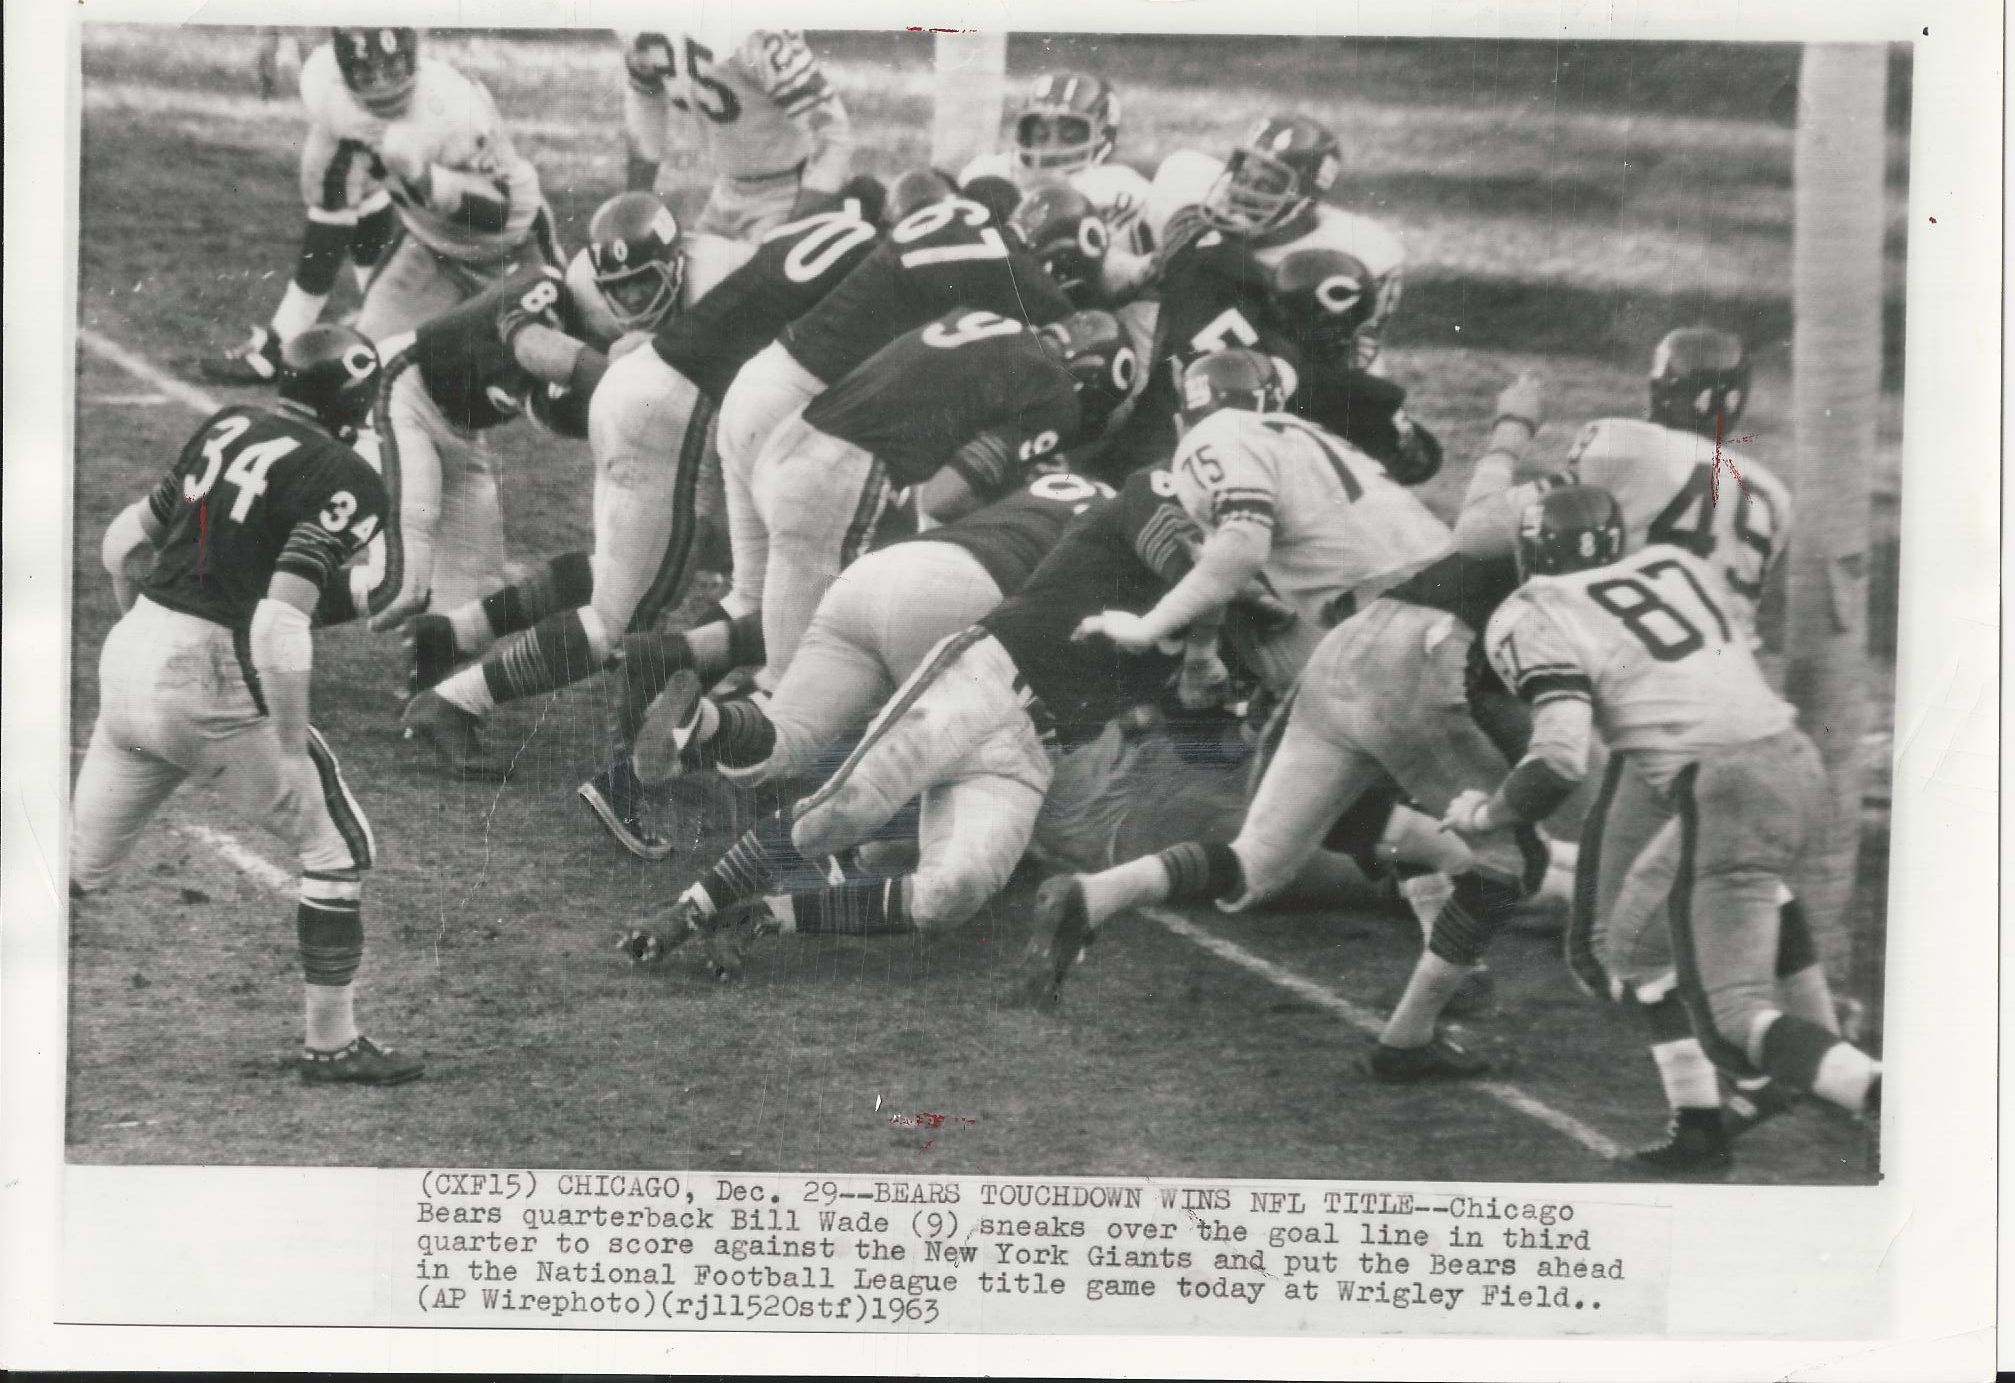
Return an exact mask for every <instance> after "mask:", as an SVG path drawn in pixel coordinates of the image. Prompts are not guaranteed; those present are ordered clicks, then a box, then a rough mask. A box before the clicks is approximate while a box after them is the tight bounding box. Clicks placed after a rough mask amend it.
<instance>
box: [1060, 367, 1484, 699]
mask: <svg viewBox="0 0 2015 1383" xmlns="http://www.w3.org/2000/svg"><path fill="white" fill-rule="evenodd" d="M1182 388H1183V400H1182V417H1181V423H1182V427H1183V435H1182V439H1181V441H1180V442H1179V443H1178V444H1177V447H1176V452H1175V457H1174V459H1173V460H1172V461H1171V462H1170V463H1169V470H1170V473H1171V474H1172V475H1173V476H1174V477H1175V486H1176V496H1177V498H1178V499H1179V500H1180V501H1181V502H1182V506H1183V508H1184V509H1185V510H1187V511H1188V513H1189V515H1190V517H1191V518H1193V519H1194V520H1195V521H1196V522H1197V523H1198V525H1200V526H1201V527H1202V528H1203V529H1204V531H1205V532H1206V533H1208V534H1209V535H1210V536H1209V537H1208V538H1207V539H1206V540H1205V543H1204V546H1203V550H1202V552H1201V553H1200V554H1199V556H1198V558H1197V562H1196V566H1195V568H1194V569H1193V570H1192V571H1191V572H1190V574H1189V575H1188V576H1186V577H1184V578H1183V580H1182V581H1181V583H1180V584H1178V585H1177V586H1176V587H1175V588H1174V589H1173V590H1171V591H1169V592H1168V594H1167V595H1166V596H1164V597H1163V598H1162V600H1161V601H1160V602H1159V603H1158V604H1156V606H1155V607H1154V609H1153V610H1151V611H1149V612H1148V613H1147V614H1146V615H1145V616H1141V615H1131V614H1125V613H1123V612H1111V613H1110V614H1109V615H1101V616H1095V617H1093V618H1092V619H1090V620H1087V621H1086V622H1085V625H1084V626H1083V627H1082V628H1081V630H1080V631H1079V632H1080V636H1081V637H1092V636H1095V635H1102V636H1104V637H1106V638H1109V639H1111V640H1113V642H1115V643H1117V644H1118V645H1119V646H1120V647H1121V648H1123V649H1125V650H1126V651H1128V652H1140V651H1142V650H1145V649H1148V648H1151V647H1153V646H1154V645H1155V644H1156V643H1158V642H1160V641H1162V640H1164V639H1169V638H1172V637H1174V636H1175V635H1176V634H1177V633H1178V632H1179V631H1181V630H1183V629H1186V628H1188V627H1190V626H1191V625H1192V624H1194V623H1195V622H1196V621H1197V619H1198V618H1199V617H1200V616H1204V615H1207V614H1209V613H1210V612H1213V611H1219V610H1222V609H1223V608H1224V607H1225V606H1227V605H1228V604H1229V603H1230V602H1231V601H1232V600H1233V599H1235V598H1236V597H1237V596H1238V595H1239V594H1240V593H1241V592H1242V591H1244V590H1245V589H1246V588H1247V587H1248V586H1249V585H1250V584H1252V583H1253V582H1254V581H1255V580H1259V581H1262V582H1263V585H1264V587H1265V589H1266V590H1267V592H1268V593H1269V594H1271V595H1273V596H1274V597H1276V598H1278V599H1279V600H1281V601H1283V602H1285V603H1286V604H1287V605H1288V606H1290V607H1292V608H1293V610H1294V611H1295V613H1296V614H1297V616H1299V618H1298V619H1297V620H1296V621H1295V622H1294V624H1293V625H1292V626H1291V627H1290V628H1289V629H1287V630H1285V631H1282V632H1281V633H1279V634H1276V635H1274V636H1272V637H1270V638H1269V639H1267V640H1266V641H1265V642H1264V644H1263V645H1262V646H1261V647H1260V648H1258V649H1255V650H1254V651H1253V653H1252V655H1251V657H1250V658H1249V659H1248V661H1249V662H1250V663H1251V664H1252V667H1253V670H1254V671H1255V672H1257V673H1258V674H1259V675H1260V677H1261V678H1262V679H1263V680H1264V681H1265V683H1266V685H1267V687H1268V688H1269V689H1270V690H1271V691H1273V692H1274V694H1275V695H1284V694H1285V693H1286V691H1287V689H1288V687H1289V686H1290V685H1292V683H1293V681H1294V679H1295V677H1296V676H1298V675H1299V674H1300V672H1301V667H1302V664H1303V663H1305V662H1306V661H1307V660H1308V655H1309V654H1310V653H1311V652H1313V651H1314V648H1315V645H1316V644H1317V643H1318V642H1319V641H1320V640H1321V638H1322V636H1323V633H1324V632H1325V631H1326V630H1328V629H1331V628H1333V627H1335V626H1336V625H1338V624H1340V623H1342V622H1343V621H1344V620H1345V619H1347V618H1349V616H1350V615H1351V613H1352V612H1353V611H1355V610H1357V609H1359V608H1361V607H1363V606H1364V605H1366V604H1368V603H1369V602H1371V601H1372V600H1375V599H1376V598H1377V597H1378V596H1380V595H1382V594H1384V593H1385V592H1386V591H1387V590H1389V589H1391V588H1392V587H1394V586H1397V585H1398V584H1399V583H1400V582H1402V581H1404V580H1406V578H1408V577H1409V576H1412V575H1413V574H1414V573H1415V572H1418V571H1420V570H1421V569H1423V568H1425V567H1426V566H1428V565H1429V564H1430V563H1432V562H1434V561H1435V560H1436V559H1438V558H1440V557H1443V556H1446V555H1447V554H1448V552H1449V551H1450V549H1451V547H1452V542H1451V539H1450V537H1449V532H1448V528H1447V526H1446V525H1444V524H1443V523H1442V522H1441V520H1439V519H1437V518H1436V517H1434V515H1433V514H1432V513H1430V512H1429V511H1428V509H1427V506H1426V505H1424V504H1422V503H1421V502H1420V499H1419V497H1418V496H1416V495H1414V494H1413V493H1412V492H1411V491H1409V490H1407V489H1405V488H1404V487H1402V486H1400V485H1398V484H1396V483H1395V482H1394V481H1393V480H1392V479H1391V477H1389V476H1388V475H1387V474H1386V472H1385V468H1384V467H1383V466H1381V465H1379V463H1378V462H1376V461H1374V460H1372V459H1371V458H1370V457H1369V456H1366V455H1365V454H1364V453H1363V452H1361V451H1359V450H1357V448H1355V447H1353V446H1351V445H1350V443H1348V442H1346V441H1344V440H1343V439H1342V438H1340V437H1337V436H1336V435H1334V434H1333V433H1330V432H1328V431H1325V430H1324V429H1323V428H1321V427H1318V426H1316V425H1315V424H1313V423H1310V422H1308V421H1307V420H1305V419H1303V418H1298V417H1295V416H1294V415H1292V414H1289V413H1285V412H1282V411H1281V393H1282V391H1281V386H1280V381H1279V377H1278V375H1277V374H1276V372H1275V369H1274V365H1273V361H1272V360H1271V359H1270V358H1269V357H1268V356H1265V355H1263V354H1261V353H1260V352H1258V351H1254V350H1247V349H1244V348H1243V347H1237V348H1233V349H1231V350H1225V351H1217V352H1214V353H1212V354H1210V355H1206V356H1203V357H1201V358H1199V359H1197V360H1195V361H1193V362H1192V363H1191V364H1190V365H1189V367H1188V368H1187V369H1186V370H1185V371H1184V372H1183V381H1182Z"/></svg>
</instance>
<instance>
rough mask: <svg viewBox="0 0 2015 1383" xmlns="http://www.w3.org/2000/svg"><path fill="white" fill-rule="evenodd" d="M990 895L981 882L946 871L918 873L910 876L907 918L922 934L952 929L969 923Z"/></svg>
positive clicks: (927, 869)
mask: <svg viewBox="0 0 2015 1383" xmlns="http://www.w3.org/2000/svg"><path fill="white" fill-rule="evenodd" d="M993 895H994V890H993V889H992V888H991V887H989V884H988V881H987V880H985V879H979V878H975V877H973V876H972V875H970V874H962V873H959V872H957V871H954V870H949V869H931V868H924V869H920V870H918V871H917V872H916V873H914V874H912V875H910V917H911V919H912V920H913V921H915V923H916V924H917V926H918V927H919V928H922V929H926V930H928V929H930V928H934V927H955V926H958V925H959V924H960V923H962V922H969V921H971V920H972V918H973V915H974V914H975V913H977V912H978V911H979V910H980V909H981V908H983V907H985V906H986V905H987V901H988V900H989V899H991V898H992V897H993Z"/></svg>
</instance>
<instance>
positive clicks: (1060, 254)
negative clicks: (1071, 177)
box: [1008, 178, 1112, 306]
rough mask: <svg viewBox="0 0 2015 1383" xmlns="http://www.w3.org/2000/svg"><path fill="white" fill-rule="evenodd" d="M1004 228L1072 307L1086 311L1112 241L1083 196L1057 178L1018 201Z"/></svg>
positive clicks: (1034, 188)
mask: <svg viewBox="0 0 2015 1383" xmlns="http://www.w3.org/2000/svg"><path fill="white" fill-rule="evenodd" d="M1008 228H1009V229H1010V230H1012V231H1013V232H1014V233H1015V235H1016V236H1018V237H1019V238H1020V240H1021V242H1022V244H1023V245H1024V246H1026V247H1027V249H1028V251H1029V253H1030V254H1032V255H1034V256H1035V257H1036V258H1037V259H1039V260H1041V261H1042V266H1043V268H1044V269H1046V270H1048V271H1049V276H1050V277H1051V278H1053V279H1055V280H1056V282H1057V286H1058V287H1060V288H1062V289H1063V291H1064V294H1065V296H1067V297H1068V298H1069V299H1070V300H1071V301H1072V302H1073V303H1076V304H1078V305H1079V306H1086V305H1088V304H1090V303H1091V302H1092V301H1093V300H1094V299H1095V298H1096V297H1097V295H1098V291H1099V275H1100V272H1101V270H1103V268H1104V267H1105V255H1106V251H1107V250H1108V249H1109V248H1110V247H1111V243H1112V240H1111V237H1110V236H1109V235H1108V234H1107V233H1106V228H1105V222H1104V221H1103V220H1101V219H1100V218H1099V214H1098V211H1097V209H1096V208H1095V207H1093V206H1092V204H1091V201H1090V199H1089V198H1087V197H1086V196H1085V195H1084V193H1082V192H1080V191H1078V190H1077V189H1076V188H1074V187H1072V186H1071V185H1070V184H1069V183H1067V182H1064V181H1063V180H1062V179H1060V178H1057V179H1045V180H1044V181H1042V182H1041V183H1038V184H1037V185H1036V186H1035V187H1033V188H1031V189H1030V190H1029V191H1028V193H1027V194H1026V195H1025V196H1024V197H1023V198H1022V200H1021V205H1020V206H1017V207H1016V208H1015V209H1014V214H1013V215H1012V216H1010V217H1008Z"/></svg>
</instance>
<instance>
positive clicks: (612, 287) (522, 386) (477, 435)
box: [352, 199, 679, 681]
mask: <svg viewBox="0 0 2015 1383" xmlns="http://www.w3.org/2000/svg"><path fill="white" fill-rule="evenodd" d="M619 200H620V199H619ZM590 227H591V229H590V240H589V245H588V248H587V249H585V250H583V251H582V252H581V254H580V255H579V256H578V257H577V259H576V261H575V262H574V263H573V264H572V265H570V266H569V267H568V269H567V271H566V272H565V273H564V274H562V272H561V271H560V270H558V269H555V268H553V267H551V266H550V265H543V264H542V265H538V266H535V267H533V268H529V269H525V270H522V271H520V272H518V273H515V274H513V275H511V276H510V277H509V278H506V279H504V280H502V281H501V282H498V283H495V284H492V285H491V286H490V287H488V288H486V289H484V290H483V291H482V292H481V293H478V294H477V295H476V296H475V297H473V298H471V299H470V300H469V301H468V302H465V303H463V304H461V305H460V306H459V307H455V308H452V309H450V310H449V311H447V312H445V313H443V314H442V315H440V316H438V317H435V318H433V319H431V320H429V321H427V322H424V323H422V324H421V326H420V328H419V330H418V331H417V332H415V333H413V334H412V335H411V336H399V337H394V338H392V339H391V340H388V341H386V342H384V343H383V344H382V346H381V350H382V353H383V355H384V359H385V371H384V378H383V380H382V382H381V383H380V384H379V386H378V401H377V406H376V408H375V409H374V411H373V414H372V421H373V424H374V427H373V432H374V433H375V438H376V443H377V446H376V452H375V456H376V459H377V462H378V469H379V472H380V473H381V474H382V475H383V476H384V478H385V485H386V488H387V489H389V490H390V491H391V494H392V496H393V501H394V506H395V508H394V513H393V521H392V523H391V524H390V525H389V527H388V528H387V531H386V534H385V546H384V555H385V561H384V563H383V565H382V568H381V569H379V570H376V571H365V570H359V571H358V572H356V573H354V574H353V576H352V585H353V587H361V590H360V592H359V602H360V603H359V608H360V610H365V609H367V610H368V612H369V614H370V616H371V627H372V628H373V629H391V628H395V627H397V626H399V625H402V624H404V623H405V622H406V621H407V620H409V619H411V618H413V617H414V616H415V615H418V614H420V613H421V612H423V611H425V610H426V609H428V608H429V607H430V606H440V607H442V608H447V609H454V608H457V607H459V606H461V605H463V604H465V603H467V602H470V601H474V600H477V599H479V598H481V597H482V596H484V595H486V594H488V593H490V592H493V591H496V590H497V589H498V588H499V587H500V586H502V585H503V581H504V515H503V508H502V505H501V503H500V501H499V498H498V483H499V476H498V472H497V460H496V457H495V455H494V454H493V453H492V452H491V451H490V450H489V448H488V446H487V445H486V444H485V435H486V434H487V433H488V432H489V431H490V430H491V429H493V428H497V427H500V426H503V425H504V424H507V423H509V422H510V421H512V420H513V419H515V418H516V417H518V416H519V415H520V414H521V413H529V414H530V415H531V416H532V417H533V418H534V419H535V420H536V421H538V422H539V423H540V424H541V425H542V426H543V427H545V428H546V429H547V430H548V431H550V432H553V433H555V434H557V435H559V436H564V437H571V438H583V437H586V436H587V418H588V401H589V399H590V398H591V397H592V396H593V394H594V392H595V387H596V385H597V384H598V383H599V382H600V381H601V378H602V375H603V374H604V373H605V372H606V371H607V370H608V368H609V360H608V352H609V350H610V348H611V347H612V346H614V345H615V343H616V341H617V339H618V337H620V336H621V335H622V334H623V333H624V332H626V331H639V330H648V329H649V327H650V325H651V323H652V321H653V320H654V319H655V317H656V316H658V315H662V312H663V306H662V299H663V295H664V293H665V292H666V291H667V290H666V287H665V284H664V282H663V280H661V279H659V278H655V277H651V274H652V269H651V266H652V265H653V264H654V263H655V262H656V261H654V260H651V259H643V260H639V261H636V262H633V263H630V262H624V263H619V262H617V261H616V260H615V259H614V257H613V254H612V253H611V252H612V250H613V247H614V244H615V241H616V239H617V238H619V237H620V236H621V235H622V234H623V232H624V231H627V232H629V234H630V235H632V236H634V237H636V244H637V247H638V248H643V249H646V250H648V249H650V248H652V247H655V246H657V245H659V244H666V245H670V246H672V247H674V249H675V250H676V246H677V244H678V239H679V237H678V228H677V224H676V223H675V222H674V221H673V220H672V219H671V213H670V212H669V211H666V210H665V208H664V207H663V205H662V204H659V203H657V202H655V201H649V200H646V201H641V202H624V203H623V204H622V205H619V204H618V202H617V201H611V202H607V203H604V204H603V206H602V207H601V208H600V209H599V210H598V211H597V212H596V214H595V218H594V220H593V221H591V222H590ZM625 249H626V250H628V249H630V245H629V244H628V243H626V245H625ZM364 455H365V456H366V459H370V458H371V456H372V455H373V453H372V452H371V451H370V450H369V449H368V448H367V449H365V450H364ZM534 582H535V583H539V584H541V585H543V584H545V583H550V584H551V585H552V586H553V590H552V592H551V593H550V594H549V595H548V594H545V593H543V592H542V593H541V595H540V596H539V597H536V598H543V599H567V598H569V597H570V596H571V598H572V599H575V600H584V599H586V596H587V585H586V583H587V571H586V562H585V559H584V558H578V557H566V558H561V559H559V560H558V561H556V562H554V563H553V564H551V566H550V567H548V568H547V569H544V570H542V571H541V572H540V574H539V575H538V576H537V577H535V578H534ZM415 675H416V681H417V678H418V672H417V670H416V674H415Z"/></svg>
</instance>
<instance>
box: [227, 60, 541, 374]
mask: <svg viewBox="0 0 2015 1383" xmlns="http://www.w3.org/2000/svg"><path fill="white" fill-rule="evenodd" d="M330 40H331V41H330V42H329V43H328V44H327V45H325V46H324V47H321V48H318V49H316V50H315V52H314V53H313V54H312V55H311V56H310V57H309V58H308V60H307V61H306V62H305V63H303V64H302V65H301V101H302V103H303V104H304V105H305V106H306V107H307V108H308V133H307V137H306V139H305V140H304V141H303V142H302V145H301V194H302V197H303V199H304V200H305V201H306V203H307V208H308V216H307V226H306V228H305V229H304V230H303V232H302V236H301V255H300V260H299V262H298V263H297V265H296V266H295V269H294V277H293V279H292V280H291V281H290V282H289V283H288V285H287V291H286V293H285V294H284V295H283V296H282V298H281V300H280V305H279V307H278V308H277V309H276V310H275V311H274V313H273V318H272V321H271V322H270V323H269V324H268V325H266V326H263V327H254V328H253V329H252V334H251V336H250V337H249V338H248V339H247V340H246V341H245V343H244V344H243V345H241V346H239V347H237V348H236V349H235V350H233V351H231V352H229V353H228V354H226V355H223V356H221V357H217V358H214V359H209V360H205V361H203V362H202V370H203V373H204V375H206V376H207V377H209V378H211V379H215V380H219V381H222V382H223V383H226V384H270V383H272V382H273V380H274V379H275V378H276V377H277V375H278V373H279V363H280V356H279V351H280V347H281V346H282V345H283V344H284V343H286V342H287V341H290V340H292V339H293V338H294V337H296V336H298V335H299V334H300V333H302V332H303V331H306V330H307V329H308V328H309V327H311V326H313V325H315V323H316V321H317V320H319V319H320V317H321V315H322V308H323V306H324V305H325V304H326V303H327V302H328V300H329V294H330V292H331V290H332V289H333V288H334V287H335V283H336V274H337V272H338V271H339V270H340V269H341V268H342V267H343V261H344V260H345V259H348V260H350V261H351V262H352V263H354V264H355V265H356V266H357V272H358V275H359V278H360V280H361V281H363V282H364V301H363V305H362V306H361V307H360V308H359V309H358V312H357V319H356V327H357V330H359V331H361V332H362V333H363V334H364V335H365V336H367V337H369V338H370V339H371V340H373V341H383V340H385V339H386V338H387V337H390V336H396V335H398V334H399V333H401V332H407V331H411V330H413V329H414V328H415V327H417V326H419V325H420V323H422V322H424V321H426V320H427V319H428V318H430V317H436V316H439V315H440V314H441V313H443V312H445V311H447V310H448V309H449V308H451V307H453V306H454V305H455V304H456V303H458V302H461V301H462V300H463V299H465V298H468V297H472V296H474V295H475V294H476V293H478V292H480V291H482V289H483V288H484V287H485V286H486V285H488V284H491V283H494V282H496V281H497V280H498V279H500V278H503V277H505V276H507V275H510V274H513V273H516V272H518V271H519V270H522V269H527V268H531V267H533V266H534V265H537V264H539V263H540V262H542V261H543V262H544V263H547V264H557V263H558V262H559V257H560V256H559V246H558V243H557V242H556V241H555V239H554V236H553V227H552V214H551V213H550V212H549V211H547V209H546V203H545V198H544V196H543V194H542V193H541V192H540V190H539V174H538V170H537V169H535V168H533V167H532V165H531V162H530V161H529V160H528V159H526V158H525V157H524V156H523V155H521V154H519V153H518V152H517V150H516V149H515V148H514V147H513V146H512V143H511V137H510V135H509V134H508V133H507V132H506V131H505V129H504V125H503V121H502V119H501V118H500V117H499V116H498V114H497V107H496V103H495V102H494V101H492V100H491V99H490V93H489V92H488V91H486V90H484V88H483V85H482V83H480V82H477V81H474V80H472V79H471V78H468V77H465V76H463V75H462V74H461V73H460V72H457V71H456V70H455V69H454V68H452V67H450V66H448V64H446V63H444V62H441V61H440V60H438V59H435V58H423V57H421V56H420V36H419V31H418V30H416V29H389V28H387V29H369V28H349V29H333V30H331V31H330Z"/></svg>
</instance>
